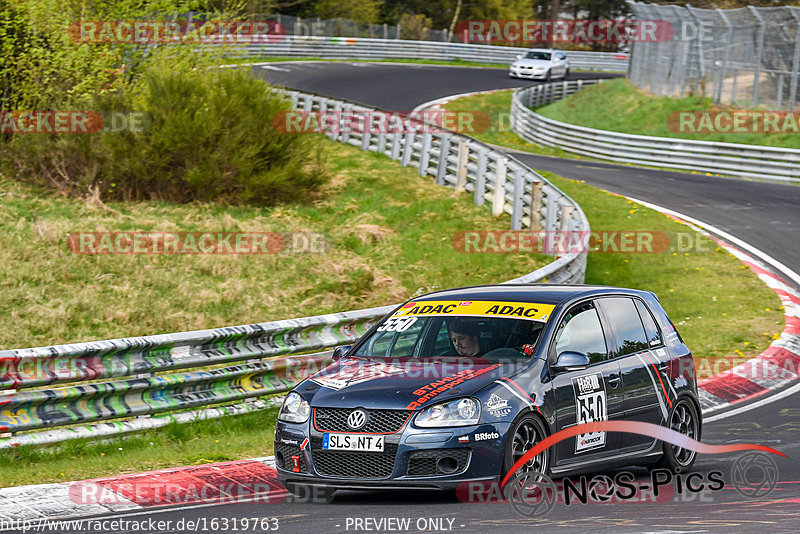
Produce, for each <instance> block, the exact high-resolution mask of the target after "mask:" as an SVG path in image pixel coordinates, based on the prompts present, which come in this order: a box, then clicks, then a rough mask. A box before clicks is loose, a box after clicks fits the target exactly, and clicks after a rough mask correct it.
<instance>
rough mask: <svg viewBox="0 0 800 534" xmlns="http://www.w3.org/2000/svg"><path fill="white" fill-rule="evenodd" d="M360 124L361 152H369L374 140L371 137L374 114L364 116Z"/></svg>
mask: <svg viewBox="0 0 800 534" xmlns="http://www.w3.org/2000/svg"><path fill="white" fill-rule="evenodd" d="M358 124H359V126H361V150H363V151H365V152H368V151H369V144H370V141H371V140H372V136H371V135H370V130H372V114H371V113H367V114H366V115H362V116H361V119H360V120H359V122H358Z"/></svg>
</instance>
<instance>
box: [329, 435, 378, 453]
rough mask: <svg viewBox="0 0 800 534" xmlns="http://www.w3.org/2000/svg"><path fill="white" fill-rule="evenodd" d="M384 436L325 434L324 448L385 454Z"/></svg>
mask: <svg viewBox="0 0 800 534" xmlns="http://www.w3.org/2000/svg"><path fill="white" fill-rule="evenodd" d="M383 438H384V436H375V435H370V434H323V435H322V448H323V449H325V450H329V451H357V452H383Z"/></svg>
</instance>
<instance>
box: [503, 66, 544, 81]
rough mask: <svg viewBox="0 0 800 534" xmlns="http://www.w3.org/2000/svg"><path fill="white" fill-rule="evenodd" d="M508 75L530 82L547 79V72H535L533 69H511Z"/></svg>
mask: <svg viewBox="0 0 800 534" xmlns="http://www.w3.org/2000/svg"><path fill="white" fill-rule="evenodd" d="M508 75H509V76H511V77H512V78H526V79H530V80H544V79H545V78H547V71H546V70H545V71H539V72H534V71H533V70H532V69H521V68H513V67H512V68H510V69H509V70H508Z"/></svg>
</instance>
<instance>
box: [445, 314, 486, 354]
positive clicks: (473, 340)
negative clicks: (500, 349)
mask: <svg viewBox="0 0 800 534" xmlns="http://www.w3.org/2000/svg"><path fill="white" fill-rule="evenodd" d="M447 333H448V335H449V336H450V341H451V342H452V343H453V347H455V349H456V352H457V353H458V355H459V356H462V357H465V358H473V357H475V356H479V355H480V354H481V352H482V351H481V345H480V343H479V342H478V328H477V325H475V324H474V322H472V321H468V320H465V319H461V318H458V319H455V320H453V321H451V322H450V323H449V324H448V325H447Z"/></svg>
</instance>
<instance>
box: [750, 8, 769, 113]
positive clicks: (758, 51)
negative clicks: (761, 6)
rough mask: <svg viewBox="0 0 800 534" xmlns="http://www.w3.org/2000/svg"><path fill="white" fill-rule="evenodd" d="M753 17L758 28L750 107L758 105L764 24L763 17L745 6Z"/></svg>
mask: <svg viewBox="0 0 800 534" xmlns="http://www.w3.org/2000/svg"><path fill="white" fill-rule="evenodd" d="M747 7H748V8H749V9H750V11H752V12H753V15H755V16H756V18H757V19H758V23H759V28H758V43H757V44H756V61H755V70H754V71H753V94H752V95H750V105H751V106H752V107H756V106H757V105H758V79H759V78H760V77H761V60H762V59H763V57H764V32H765V31H766V29H767V28H766V24H764V17H762V16H761V13H759V12H758V10H757V9H756V8H754V7H753V6H747Z"/></svg>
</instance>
